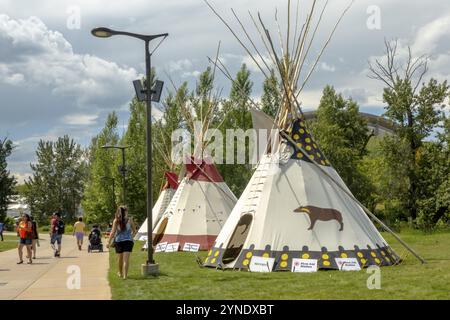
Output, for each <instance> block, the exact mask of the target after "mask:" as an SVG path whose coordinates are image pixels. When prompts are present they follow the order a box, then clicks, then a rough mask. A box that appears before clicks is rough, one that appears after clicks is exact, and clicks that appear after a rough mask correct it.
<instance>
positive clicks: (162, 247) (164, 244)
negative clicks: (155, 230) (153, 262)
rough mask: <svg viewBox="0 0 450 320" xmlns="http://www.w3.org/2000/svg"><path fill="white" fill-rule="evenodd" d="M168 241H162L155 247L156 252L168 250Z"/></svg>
mask: <svg viewBox="0 0 450 320" xmlns="http://www.w3.org/2000/svg"><path fill="white" fill-rule="evenodd" d="M166 247H167V242H160V243H158V244H157V245H156V247H155V252H164V251H166Z"/></svg>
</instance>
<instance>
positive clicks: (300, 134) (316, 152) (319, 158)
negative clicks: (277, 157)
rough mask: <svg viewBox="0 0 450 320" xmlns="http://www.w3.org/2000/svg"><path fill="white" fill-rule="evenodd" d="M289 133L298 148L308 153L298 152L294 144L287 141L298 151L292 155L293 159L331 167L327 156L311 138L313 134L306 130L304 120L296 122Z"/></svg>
mask: <svg viewBox="0 0 450 320" xmlns="http://www.w3.org/2000/svg"><path fill="white" fill-rule="evenodd" d="M288 133H289V135H290V136H291V138H292V140H293V141H295V143H296V144H297V146H298V147H299V148H302V149H303V150H305V151H306V153H307V154H304V153H303V152H301V151H300V150H298V151H297V149H296V148H295V146H294V145H293V143H292V142H291V141H287V143H288V145H290V146H291V147H292V148H293V149H294V150H296V151H294V153H293V154H292V156H291V159H296V160H304V161H307V162H312V161H311V160H310V159H314V160H315V161H316V162H317V163H319V164H321V165H323V166H327V167H329V166H331V165H330V162H329V161H328V160H327V159H326V158H325V155H324V154H323V152H322V151H321V150H320V148H319V146H318V145H317V143H316V142H315V141H314V140H313V138H312V137H311V133H310V132H309V130H308V129H307V128H306V125H305V122H304V120H302V119H297V120H295V121H294V122H293V123H292V125H291V127H290V128H289V132H288Z"/></svg>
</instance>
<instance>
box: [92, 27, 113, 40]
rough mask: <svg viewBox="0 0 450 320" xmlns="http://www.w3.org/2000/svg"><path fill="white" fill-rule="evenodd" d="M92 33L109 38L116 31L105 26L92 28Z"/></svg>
mask: <svg viewBox="0 0 450 320" xmlns="http://www.w3.org/2000/svg"><path fill="white" fill-rule="evenodd" d="M91 33H92V35H93V36H95V37H99V38H109V37H111V36H112V35H114V31H113V30H111V29H109V28H105V27H100V28H95V29H92V30H91Z"/></svg>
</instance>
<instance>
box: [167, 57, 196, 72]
mask: <svg viewBox="0 0 450 320" xmlns="http://www.w3.org/2000/svg"><path fill="white" fill-rule="evenodd" d="M190 68H192V62H191V61H190V60H188V59H182V60H177V61H169V63H168V65H167V71H168V72H169V73H172V72H179V71H183V70H189V69H190Z"/></svg>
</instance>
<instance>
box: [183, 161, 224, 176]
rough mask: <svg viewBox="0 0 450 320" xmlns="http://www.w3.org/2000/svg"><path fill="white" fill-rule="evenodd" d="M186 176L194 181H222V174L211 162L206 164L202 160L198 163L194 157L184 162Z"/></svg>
mask: <svg viewBox="0 0 450 320" xmlns="http://www.w3.org/2000/svg"><path fill="white" fill-rule="evenodd" d="M186 177H188V178H189V179H191V180H196V181H206V182H223V178H222V176H221V175H220V173H219V171H217V168H216V166H215V165H214V164H213V163H211V164H208V163H206V162H205V161H204V160H202V161H201V163H200V161H198V160H194V158H191V161H190V162H189V163H186Z"/></svg>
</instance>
